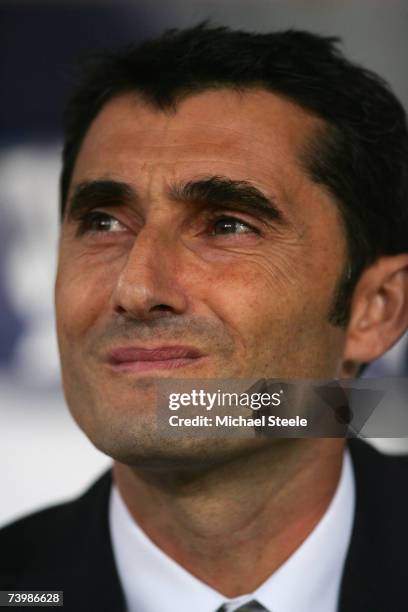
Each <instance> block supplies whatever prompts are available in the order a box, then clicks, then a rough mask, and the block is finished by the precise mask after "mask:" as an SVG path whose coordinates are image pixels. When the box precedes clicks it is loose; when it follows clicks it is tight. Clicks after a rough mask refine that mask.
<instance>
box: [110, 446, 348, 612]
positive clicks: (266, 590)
mask: <svg viewBox="0 0 408 612" xmlns="http://www.w3.org/2000/svg"><path fill="white" fill-rule="evenodd" d="M354 503H355V491H354V475H353V469H352V464H351V459H350V456H349V451H348V450H346V452H345V456H344V461H343V467H342V472H341V476H340V480H339V484H338V486H337V489H336V492H335V495H334V496H333V499H332V501H331V502H330V505H329V507H328V508H327V510H326V512H325V514H324V515H323V517H322V518H321V520H320V521H319V523H318V524H317V525H316V527H315V528H314V529H313V531H312V532H311V533H310V534H309V536H308V537H307V538H306V540H305V541H304V542H303V543H302V544H301V546H300V547H299V548H298V549H297V550H296V551H295V552H294V553H293V554H292V555H291V556H290V558H289V559H288V560H287V561H286V562H285V563H284V564H283V565H281V567H280V568H279V569H278V570H277V571H276V572H275V573H274V574H272V575H271V576H270V577H269V578H268V579H267V580H266V581H265V582H264V583H263V584H262V585H261V586H260V587H259V588H258V589H256V591H254V592H253V593H251V594H248V595H247V596H245V595H244V596H242V597H239V598H236V599H234V600H230V601H229V604H230V605H228V612H233V610H235V609H236V608H237V607H238V606H239V605H242V604H243V603H245V602H247V601H249V600H251V599H256V600H257V601H258V602H259V603H261V604H262V605H263V606H265V608H267V610H269V611H270V612H310V610H313V611H314V612H335V611H336V609H337V601H338V596H339V589H340V580H341V575H342V570H343V565H344V561H345V558H346V553H347V549H348V546H349V542H350V537H351V529H352V524H353V516H354ZM109 524H110V531H111V538H112V545H113V551H114V557H115V561H116V565H117V568H118V573H119V577H120V580H121V583H122V588H123V591H124V593H125V598H126V601H127V607H128V612H157V611H158V610H160V612H174V610H175V609H177V611H178V612H191V610H194V612H214V611H215V610H217V608H218V607H219V606H220V605H222V604H223V603H227V602H228V600H227V598H226V597H224V596H223V595H222V594H221V593H218V592H217V591H215V590H214V589H212V588H211V587H209V586H208V585H206V584H204V583H203V582H201V581H200V580H198V579H197V578H195V577H194V576H192V575H191V574H190V573H189V572H187V571H186V570H185V569H184V568H183V567H181V566H180V565H178V564H177V563H176V562H175V561H173V560H172V559H171V558H170V557H168V556H167V555H166V554H165V553H164V552H163V551H162V550H161V549H160V548H158V547H157V546H156V545H155V544H154V543H153V542H152V541H151V540H150V539H149V538H148V537H147V536H146V535H145V533H144V532H143V531H142V529H141V528H140V527H139V526H138V525H137V523H136V522H135V521H134V519H133V518H132V516H131V515H130V513H129V511H128V509H127V507H126V505H125V504H124V502H123V500H122V498H121V496H120V494H119V491H118V489H117V487H116V486H115V485H113V487H112V491H111V498H110V507H109Z"/></svg>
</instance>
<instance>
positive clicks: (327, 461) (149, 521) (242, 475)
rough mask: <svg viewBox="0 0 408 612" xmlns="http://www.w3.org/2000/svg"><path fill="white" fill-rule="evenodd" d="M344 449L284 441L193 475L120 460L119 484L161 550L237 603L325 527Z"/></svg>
mask: <svg viewBox="0 0 408 612" xmlns="http://www.w3.org/2000/svg"><path fill="white" fill-rule="evenodd" d="M343 446H344V441H343V440H339V439H337V440H334V439H308V440H307V439H304V440H298V439H293V440H282V441H280V442H278V443H276V442H275V444H274V445H272V446H271V447H268V448H263V449H260V450H259V451H258V452H254V453H251V455H250V456H245V457H244V458H240V459H236V460H234V461H230V462H228V463H227V464H225V465H222V466H218V467H216V468H214V467H213V468H211V469H209V470H206V471H203V470H201V471H200V472H199V473H194V474H192V473H188V474H186V473H185V472H177V471H175V472H172V473H169V472H166V473H158V472H154V473H152V472H149V471H147V470H141V469H138V468H134V467H130V466H127V465H124V464H121V463H118V462H116V463H115V464H114V479H115V482H116V484H117V486H118V488H119V491H120V494H121V496H122V498H123V499H124V501H125V504H126V506H127V507H128V509H129V511H130V513H131V515H132V516H133V518H134V519H135V521H137V523H138V524H139V525H140V527H141V528H142V529H143V530H144V532H145V533H146V534H147V535H148V536H149V538H150V539H151V540H152V541H153V542H155V544H156V545H157V546H158V547H159V548H161V549H162V550H163V551H164V552H165V553H166V554H167V555H168V556H170V557H171V558H172V559H174V560H175V561H176V562H177V563H179V564H180V565H181V566H183V567H184V568H185V569H186V570H187V571H189V572H190V573H191V574H193V575H194V576H196V577H197V578H199V579H200V580H202V581H203V582H205V583H206V584H208V585H209V586H211V587H212V588H213V589H215V590H217V591H219V592H220V593H222V594H224V595H225V596H226V597H236V596H239V595H242V594H244V593H250V592H252V591H254V590H255V589H256V588H257V587H258V586H259V585H260V584H262V583H263V582H264V581H265V580H266V579H267V578H268V577H269V576H270V575H271V574H272V573H273V572H274V571H275V570H276V569H277V568H278V567H279V566H280V565H282V563H284V562H285V561H286V559H288V558H289V557H290V555H291V554H292V553H293V552H294V551H295V550H296V549H297V548H298V547H299V546H300V545H301V544H302V542H303V541H304V540H305V538H306V537H307V536H308V535H309V534H310V532H311V531H312V530H313V528H314V527H315V526H316V524H317V523H318V522H319V520H320V518H321V517H322V515H323V514H324V512H325V511H326V509H327V507H328V505H329V503H330V501H331V499H332V497H333V495H334V492H335V490H336V487H337V484H338V481H339V476H340V472H341V466H342V458H343ZM226 567H233V568H234V571H233V572H232V571H231V572H225V568H226Z"/></svg>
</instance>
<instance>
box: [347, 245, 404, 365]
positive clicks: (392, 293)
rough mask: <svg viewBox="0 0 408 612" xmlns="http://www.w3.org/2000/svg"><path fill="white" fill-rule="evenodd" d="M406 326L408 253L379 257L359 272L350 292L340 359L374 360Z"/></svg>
mask: <svg viewBox="0 0 408 612" xmlns="http://www.w3.org/2000/svg"><path fill="white" fill-rule="evenodd" d="M407 327H408V254H403V255H397V256H391V257H381V258H380V259H378V260H377V261H376V262H375V263H374V264H372V265H371V266H370V267H369V268H367V269H366V270H364V272H363V273H362V275H361V277H360V279H359V281H358V283H357V285H356V287H355V290H354V293H353V299H352V305H351V313H350V321H349V324H348V327H347V333H346V341H345V346H344V354H343V360H344V363H345V362H348V363H349V362H353V363H369V362H371V361H374V360H375V359H378V358H379V357H381V355H383V354H384V353H385V352H386V351H388V350H389V349H390V348H391V347H392V345H393V344H394V343H395V342H397V340H398V339H399V338H400V337H401V336H402V334H403V333H404V332H405V330H406V329H407Z"/></svg>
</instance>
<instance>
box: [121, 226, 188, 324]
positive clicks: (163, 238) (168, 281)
mask: <svg viewBox="0 0 408 612" xmlns="http://www.w3.org/2000/svg"><path fill="white" fill-rule="evenodd" d="M180 257H181V255H180V253H179V249H178V247H177V244H176V241H175V240H174V239H172V238H169V236H167V235H166V234H165V232H164V231H163V230H162V231H154V230H151V229H149V228H148V227H147V225H146V226H145V227H144V228H143V229H142V230H141V231H140V232H139V234H138V235H137V237H136V238H135V241H134V243H133V245H132V248H131V249H130V250H129V252H128V254H127V257H126V261H125V263H124V265H123V267H122V269H121V271H120V274H119V276H118V279H117V282H116V285H115V289H114V292H113V302H114V310H115V312H116V313H117V314H120V315H124V316H129V317H132V318H136V319H140V320H148V319H153V318H158V317H163V316H168V315H174V314H182V313H183V312H185V310H186V308H187V303H188V301H187V295H186V293H185V291H184V290H183V288H182V286H181V282H180Z"/></svg>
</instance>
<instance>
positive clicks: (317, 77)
mask: <svg viewBox="0 0 408 612" xmlns="http://www.w3.org/2000/svg"><path fill="white" fill-rule="evenodd" d="M407 155H408V133H407V128H406V119H405V113H404V111H403V109H402V107H401V105H400V103H399V102H398V101H397V100H396V99H395V97H394V96H393V95H392V94H391V93H390V91H389V90H388V89H387V87H386V85H385V84H384V83H383V82H382V81H381V80H380V79H379V78H378V77H376V76H375V75H373V74H371V73H370V72H368V71H366V70H363V69H362V68H360V67H357V66H355V65H353V64H351V63H349V62H348V61H347V60H346V59H344V58H343V57H342V55H341V54H340V53H339V51H338V50H336V47H335V41H334V40H333V39H329V38H324V37H320V36H317V35H312V34H309V33H306V32H296V31H287V32H282V33H276V34H268V35H260V34H249V33H244V32H234V31H230V30H228V29H226V28H211V27H208V26H205V25H202V26H199V27H196V28H193V29H190V30H186V31H180V32H170V33H167V34H165V35H164V36H162V37H161V38H160V39H158V40H156V41H152V42H149V43H146V44H144V45H143V46H142V47H140V48H137V49H128V50H126V51H125V52H123V53H119V54H111V55H104V56H103V57H101V58H99V59H98V60H97V61H94V62H93V63H92V64H91V65H90V66H89V67H88V69H87V72H86V73H85V75H84V77H83V79H82V81H81V83H80V84H79V86H78V88H77V89H76V91H75V93H74V96H73V98H72V100H71V102H70V104H69V106H68V111H67V123H66V138H65V148H64V167H63V172H62V180H61V197H62V225H61V239H60V245H59V267H58V273H57V281H56V312H57V332H58V341H59V349H60V354H61V364H62V374H63V384H64V390H65V395H66V399H67V402H68V405H69V407H70V410H71V411H72V414H73V416H74V418H75V419H76V421H77V423H78V425H79V426H80V427H81V428H82V429H83V431H84V432H85V433H86V434H87V435H88V436H89V438H90V440H91V441H92V442H93V443H94V444H95V446H96V447H97V448H99V449H100V450H102V451H103V452H105V453H106V454H108V455H109V456H111V457H112V458H113V459H114V465H113V470H112V473H111V472H108V473H107V474H105V475H104V476H103V477H102V478H101V479H100V480H99V481H98V482H97V483H96V484H95V485H93V487H92V488H91V489H90V490H89V491H88V492H87V493H86V494H85V495H84V496H83V497H82V498H80V499H79V500H77V501H74V502H71V503H68V504H64V505H61V506H58V507H56V508H52V509H47V510H45V511H43V512H40V513H37V514H35V515H33V516H30V517H28V518H25V519H23V520H21V521H18V522H17V523H14V524H13V525H10V526H8V527H6V528H5V529H4V530H3V531H2V532H1V534H0V548H1V549H2V550H3V551H5V554H4V553H3V560H2V562H1V567H2V569H1V573H0V576H1V579H0V585H1V588H2V589H8V590H10V589H14V590H18V589H20V590H24V589H26V590H27V589H33V590H50V589H51V590H52V589H54V590H63V591H64V606H65V609H68V610H110V611H115V612H116V611H119V610H125V609H127V610H129V611H130V612H136V611H137V612H153V611H155V612H156V611H157V610H160V612H167V611H171V610H178V611H180V610H182V611H186V610H191V609H194V610H196V611H198V612H207V611H208V612H213V611H215V610H217V609H220V610H241V611H243V610H269V611H270V612H292V611H294V610H296V611H298V612H299V611H310V610H313V611H314V612H316V611H318V612H334V611H335V610H340V611H341V612H357V611H358V612H362V611H367V612H368V611H369V612H384V611H385V610H387V611H388V610H389V611H391V610H392V612H398V611H402V610H406V609H407V606H408V601H407V595H406V584H407V578H408V570H407V569H406V564H405V563H404V555H405V551H406V549H407V546H408V533H407V528H406V524H405V516H406V512H407V510H408V507H407V498H406V495H405V494H404V478H406V476H407V473H408V472H407V469H408V464H407V460H406V459H404V458H391V457H385V456H382V455H380V454H379V453H377V452H376V451H374V450H373V449H371V448H370V447H369V446H368V445H366V444H364V443H362V442H361V441H355V440H353V441H352V442H351V443H350V444H349V445H348V449H346V446H345V443H344V439H342V438H335V437H331V438H310V437H309V438H306V437H305V438H271V437H269V436H262V435H261V436H259V435H255V434H254V435H249V436H227V435H225V436H221V437H211V436H208V437H206V436H204V437H200V436H193V435H189V434H188V431H187V430H186V432H185V435H181V436H177V437H175V436H170V435H166V434H165V433H163V431H161V430H159V429H158V428H157V425H156V399H155V398H156V396H155V393H156V391H157V384H158V381H159V379H166V378H172V377H173V378H178V379H213V378H218V379H247V378H248V379H249V378H260V377H261V378H282V379H288V378H301V379H329V380H330V379H338V378H350V377H353V376H357V375H358V373H359V372H360V370H361V368H362V367H363V366H364V364H367V363H369V362H370V361H372V360H374V359H376V358H378V357H379V356H380V355H382V354H383V353H384V352H386V351H387V350H388V349H389V348H390V347H391V346H392V345H393V344H394V343H395V342H396V341H397V339H398V338H399V337H400V336H401V335H402V333H403V332H404V330H405V329H406V328H407V326H408V307H407V300H408V274H407V270H408V238H407V236H408V233H407V206H406V201H407V200H406V198H407V195H408V165H407V159H408V157H407ZM112 485H113V486H112ZM401 487H402V488H401Z"/></svg>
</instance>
